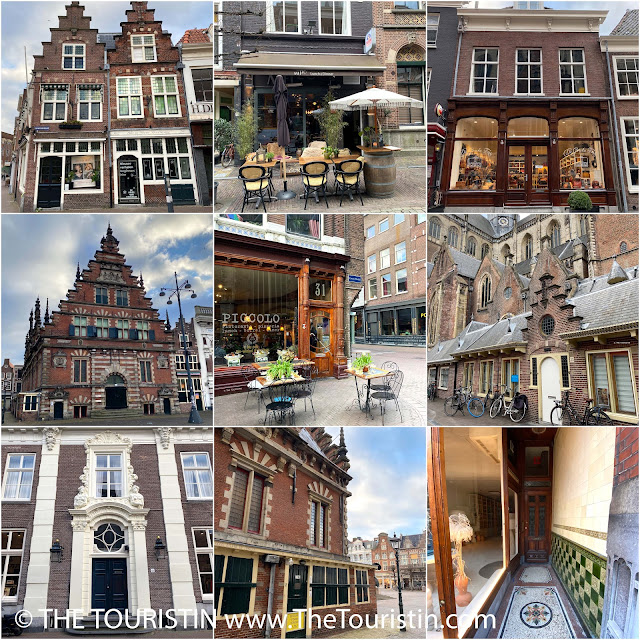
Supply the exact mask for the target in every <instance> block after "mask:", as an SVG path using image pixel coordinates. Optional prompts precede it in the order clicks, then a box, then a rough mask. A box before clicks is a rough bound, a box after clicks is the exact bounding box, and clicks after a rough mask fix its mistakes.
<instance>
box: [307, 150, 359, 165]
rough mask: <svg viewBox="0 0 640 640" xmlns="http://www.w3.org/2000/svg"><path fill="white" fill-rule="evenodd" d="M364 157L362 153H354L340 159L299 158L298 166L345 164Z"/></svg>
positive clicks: (320, 157)
mask: <svg viewBox="0 0 640 640" xmlns="http://www.w3.org/2000/svg"><path fill="white" fill-rule="evenodd" d="M360 157H362V155H361V154H360V153H352V154H350V155H348V156H340V157H339V158H325V157H324V156H307V157H306V158H298V164H299V165H300V166H304V165H305V164H309V162H327V163H329V162H333V164H336V163H340V162H345V161H347V160H357V159H358V158H360Z"/></svg>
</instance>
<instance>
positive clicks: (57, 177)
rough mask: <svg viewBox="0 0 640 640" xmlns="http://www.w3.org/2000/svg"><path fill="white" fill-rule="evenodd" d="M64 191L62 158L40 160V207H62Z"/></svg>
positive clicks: (54, 157) (46, 157)
mask: <svg viewBox="0 0 640 640" xmlns="http://www.w3.org/2000/svg"><path fill="white" fill-rule="evenodd" d="M61 190H62V158H59V157H56V156H44V157H43V158H42V159H41V160H40V176H39V180H38V207H39V208H41V209H50V208H51V207H59V206H60V194H61Z"/></svg>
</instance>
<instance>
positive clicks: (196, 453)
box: [180, 385, 213, 501]
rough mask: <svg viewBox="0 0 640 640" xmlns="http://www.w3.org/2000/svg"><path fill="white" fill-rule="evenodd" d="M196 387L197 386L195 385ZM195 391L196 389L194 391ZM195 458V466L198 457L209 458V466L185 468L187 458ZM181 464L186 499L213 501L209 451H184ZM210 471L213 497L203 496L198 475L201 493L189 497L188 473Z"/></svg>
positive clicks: (197, 481)
mask: <svg viewBox="0 0 640 640" xmlns="http://www.w3.org/2000/svg"><path fill="white" fill-rule="evenodd" d="M194 386H195V385H194ZM194 391H195V389H194ZM190 456H193V461H194V464H195V463H196V460H197V458H196V456H207V464H206V465H204V466H193V467H185V466H184V460H185V457H190ZM180 464H181V465H182V480H183V481H184V493H185V498H186V499H187V500H195V501H198V500H199V501H202V500H207V501H208V500H213V470H212V468H211V456H210V455H209V453H208V452H207V451H182V452H180ZM187 470H189V471H208V472H209V477H210V478H211V495H210V496H205V495H202V485H201V483H200V475H199V474H196V484H197V486H198V492H199V493H200V495H198V496H189V495H187V474H186V471H187Z"/></svg>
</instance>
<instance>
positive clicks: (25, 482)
mask: <svg viewBox="0 0 640 640" xmlns="http://www.w3.org/2000/svg"><path fill="white" fill-rule="evenodd" d="M11 475H13V474H11ZM15 475H17V474H15ZM32 480H33V472H31V471H23V472H22V478H20V493H19V494H18V498H29V497H30V496H31V482H32Z"/></svg>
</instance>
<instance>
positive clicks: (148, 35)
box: [129, 32, 158, 64]
mask: <svg viewBox="0 0 640 640" xmlns="http://www.w3.org/2000/svg"><path fill="white" fill-rule="evenodd" d="M134 38H142V44H135V45H134V44H133V39H134ZM144 38H153V43H152V44H151V45H148V44H144ZM129 46H130V47H131V63H132V64H145V63H147V64H150V63H152V62H158V50H157V49H156V36H155V35H154V34H153V33H142V32H140V33H132V34H131V35H130V40H129ZM148 46H152V47H153V60H147V59H146V58H145V56H144V49H145V47H148ZM134 49H142V60H134V56H133V50H134Z"/></svg>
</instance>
